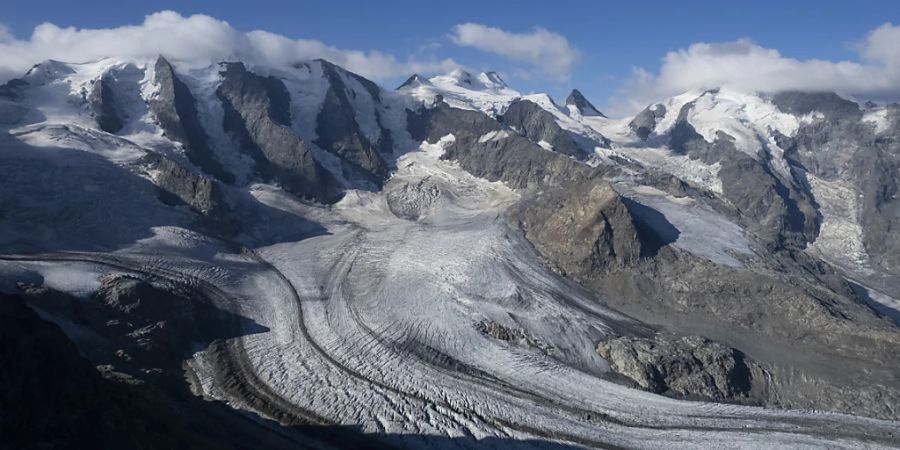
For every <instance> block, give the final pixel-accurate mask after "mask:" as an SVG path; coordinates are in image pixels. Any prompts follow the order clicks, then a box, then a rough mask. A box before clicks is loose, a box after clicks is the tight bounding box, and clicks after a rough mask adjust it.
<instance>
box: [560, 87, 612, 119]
mask: <svg viewBox="0 0 900 450" xmlns="http://www.w3.org/2000/svg"><path fill="white" fill-rule="evenodd" d="M566 106H568V107H569V108H570V109H572V108H574V109H576V110H577V111H578V113H579V114H581V115H582V116H585V117H606V115H605V114H603V113H602V112H600V110H598V109H597V108H596V107H595V106H594V105H593V104H592V103H591V102H590V101H589V100H588V99H587V98H586V97H585V96H584V94H582V93H581V91H579V90H578V89H572V92H571V93H570V94H569V96H568V97H566Z"/></svg>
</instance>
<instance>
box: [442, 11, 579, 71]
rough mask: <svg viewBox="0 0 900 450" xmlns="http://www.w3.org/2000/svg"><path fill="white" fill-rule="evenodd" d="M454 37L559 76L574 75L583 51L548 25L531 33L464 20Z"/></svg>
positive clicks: (464, 43) (465, 43)
mask: <svg viewBox="0 0 900 450" xmlns="http://www.w3.org/2000/svg"><path fill="white" fill-rule="evenodd" d="M450 38H451V39H452V40H453V42H454V43H456V44H457V45H461V46H465V47H472V48H476V49H478V50H482V51H485V52H489V53H493V54H496V55H501V56H504V57H506V58H509V59H511V60H513V61H519V62H524V63H526V64H529V65H531V66H533V67H534V68H535V69H537V70H538V71H539V72H541V73H543V74H545V75H549V76H552V77H555V78H559V79H568V78H569V77H570V76H571V74H572V66H573V65H574V64H575V63H576V62H577V61H578V59H579V58H580V55H581V54H580V52H579V51H578V49H576V48H575V47H574V46H572V45H571V44H569V41H568V40H567V39H566V38H565V36H563V35H561V34H559V33H554V32H552V31H549V30H546V29H544V28H535V29H534V31H532V32H530V33H510V32H508V31H504V30H501V29H500V28H494V27H489V26H485V25H481V24H477V23H464V24H460V25H456V26H455V27H453V30H452V33H451V35H450Z"/></svg>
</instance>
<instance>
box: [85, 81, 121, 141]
mask: <svg viewBox="0 0 900 450" xmlns="http://www.w3.org/2000/svg"><path fill="white" fill-rule="evenodd" d="M111 83H112V82H111V81H110V80H109V78H108V77H107V75H104V76H102V77H100V78H99V79H97V81H95V82H94V84H93V87H92V88H91V92H90V94H89V95H88V104H89V105H90V107H91V110H92V111H93V114H94V120H96V121H97V125H98V126H99V127H100V129H101V130H103V131H105V132H107V133H113V134H115V133H117V132H118V131H119V130H121V129H122V127H123V126H124V122H123V119H122V113H121V110H120V109H119V106H118V105H117V103H116V98H115V95H114V93H113V89H112V87H111Z"/></svg>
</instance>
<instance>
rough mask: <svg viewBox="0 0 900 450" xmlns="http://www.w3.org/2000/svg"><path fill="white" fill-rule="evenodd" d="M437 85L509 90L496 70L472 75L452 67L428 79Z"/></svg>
mask: <svg viewBox="0 0 900 450" xmlns="http://www.w3.org/2000/svg"><path fill="white" fill-rule="evenodd" d="M429 81H430V82H431V83H432V84H435V85H438V86H456V87H458V88H463V89H466V90H470V91H483V92H493V93H499V92H502V91H506V90H510V87H509V85H507V84H506V81H504V80H503V78H501V77H500V75H499V74H498V73H497V72H481V73H479V74H478V75H473V74H472V73H471V72H468V71H466V70H464V69H454V70H453V71H451V72H450V73H447V74H446V75H438V76H436V77H432V78H431V79H430V80H429Z"/></svg>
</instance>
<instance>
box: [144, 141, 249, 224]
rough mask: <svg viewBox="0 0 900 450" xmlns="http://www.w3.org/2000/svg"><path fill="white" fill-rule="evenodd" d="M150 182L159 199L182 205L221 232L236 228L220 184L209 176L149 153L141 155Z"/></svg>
mask: <svg viewBox="0 0 900 450" xmlns="http://www.w3.org/2000/svg"><path fill="white" fill-rule="evenodd" d="M144 162H145V163H146V165H147V167H148V169H149V170H150V172H151V173H152V179H153V183H154V184H155V185H156V186H157V187H159V189H160V190H161V191H162V196H161V199H162V200H163V201H164V202H165V203H168V204H170V205H178V204H185V205H188V206H189V207H190V208H191V210H193V211H194V212H195V213H197V214H198V215H199V216H200V217H201V218H202V220H203V223H204V224H205V225H211V226H215V227H216V229H217V231H219V232H221V233H223V234H231V233H233V232H235V231H236V228H237V225H236V223H235V222H234V218H233V217H232V214H231V207H230V206H229V205H228V202H227V201H226V200H225V193H224V191H223V190H222V187H221V186H220V185H219V184H218V183H217V182H216V181H215V180H213V179H211V178H208V177H205V176H203V175H200V174H197V173H194V172H191V171H190V170H188V169H186V168H185V167H184V166H182V165H181V164H178V163H177V162H175V161H173V160H171V159H169V158H166V157H165V156H162V155H159V154H155V153H150V154H148V155H147V156H146V157H145V158H144Z"/></svg>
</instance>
